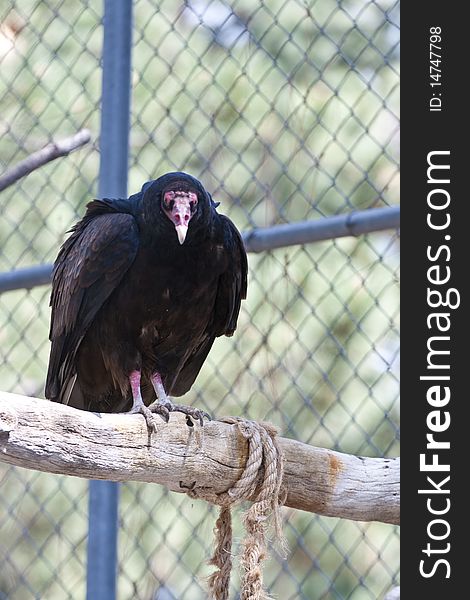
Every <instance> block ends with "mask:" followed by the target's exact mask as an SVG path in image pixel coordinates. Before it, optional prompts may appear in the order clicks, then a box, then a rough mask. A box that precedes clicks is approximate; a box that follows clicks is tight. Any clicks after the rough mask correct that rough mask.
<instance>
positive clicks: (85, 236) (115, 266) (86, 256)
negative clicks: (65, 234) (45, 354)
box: [46, 201, 139, 400]
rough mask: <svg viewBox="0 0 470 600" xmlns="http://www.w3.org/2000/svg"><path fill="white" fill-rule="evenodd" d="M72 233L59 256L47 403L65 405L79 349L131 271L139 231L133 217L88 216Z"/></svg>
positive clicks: (117, 214) (101, 214)
mask: <svg viewBox="0 0 470 600" xmlns="http://www.w3.org/2000/svg"><path fill="white" fill-rule="evenodd" d="M95 202H96V201H95ZM72 232H73V233H72V235H71V236H70V237H69V238H68V239H67V240H66V242H65V243H64V244H63V246H62V248H61V251H60V252H59V255H58V257H57V260H56V262H55V265H54V271H53V277H52V294H51V302H50V304H51V307H52V316H51V328H50V334H49V338H50V340H51V342H52V346H51V355H50V360H49V369H48V373H47V381H46V397H47V398H50V399H51V400H60V399H61V395H62V392H63V390H64V389H65V387H66V384H67V382H68V381H69V380H70V379H71V378H72V377H73V376H74V375H75V373H74V359H75V355H76V353H77V350H78V348H79V346H80V343H81V341H82V339H83V337H84V335H85V334H86V332H87V330H88V328H89V327H90V325H91V324H92V322H93V320H94V318H95V317H96V315H97V313H98V311H99V310H100V308H101V307H102V306H103V304H104V303H105V302H106V300H107V299H108V297H109V296H110V294H111V293H112V292H113V291H114V290H115V289H116V287H117V286H118V284H119V282H120V281H121V279H122V277H123V276H124V274H125V273H126V271H127V270H128V269H129V267H130V266H131V264H132V262H133V261H134V259H135V256H136V254H137V249H138V246H139V233H138V227H137V223H136V221H135V219H134V217H133V216H132V215H131V214H126V213H118V212H109V213H105V212H103V213H100V214H98V215H97V216H93V218H90V217H89V216H85V217H84V218H83V219H82V220H81V221H80V222H79V223H77V225H76V226H75V227H74V228H73V230H72Z"/></svg>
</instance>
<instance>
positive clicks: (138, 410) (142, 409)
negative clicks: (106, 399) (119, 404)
mask: <svg viewBox="0 0 470 600" xmlns="http://www.w3.org/2000/svg"><path fill="white" fill-rule="evenodd" d="M128 414H129V415H142V416H143V417H144V419H145V422H146V424H147V427H148V428H149V429H150V430H151V431H153V432H156V431H157V423H156V422H155V419H154V418H153V415H152V413H151V412H150V411H149V409H148V408H147V407H146V406H145V405H144V404H141V405H139V404H138V405H136V406H133V407H132V408H131V410H130V411H128Z"/></svg>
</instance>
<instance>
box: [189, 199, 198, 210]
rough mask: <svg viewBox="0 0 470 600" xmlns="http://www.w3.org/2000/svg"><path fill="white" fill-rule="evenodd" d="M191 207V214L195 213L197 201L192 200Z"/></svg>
mask: <svg viewBox="0 0 470 600" xmlns="http://www.w3.org/2000/svg"><path fill="white" fill-rule="evenodd" d="M189 205H190V207H191V212H192V213H193V212H195V210H196V206H197V200H191V202H190V203H189Z"/></svg>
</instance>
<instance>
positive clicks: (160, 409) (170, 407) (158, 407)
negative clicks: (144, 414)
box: [147, 400, 211, 427]
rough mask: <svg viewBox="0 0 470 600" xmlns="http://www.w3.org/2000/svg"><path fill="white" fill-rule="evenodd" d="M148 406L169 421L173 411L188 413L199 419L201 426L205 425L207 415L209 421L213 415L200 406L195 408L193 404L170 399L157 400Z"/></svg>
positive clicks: (189, 415)
mask: <svg viewBox="0 0 470 600" xmlns="http://www.w3.org/2000/svg"><path fill="white" fill-rule="evenodd" d="M147 408H148V410H149V411H151V412H152V413H157V414H159V415H160V416H161V417H162V418H163V419H165V421H166V422H167V423H168V420H169V418H170V413H171V412H180V413H183V414H185V415H187V416H188V417H192V418H193V419H194V420H196V421H199V423H200V425H201V427H202V426H203V425H204V417H206V419H209V421H210V420H211V416H210V415H209V414H208V413H206V412H205V411H203V410H200V409H199V408H194V407H193V406H185V405H184V404H173V402H170V401H168V400H167V401H164V402H160V401H158V400H157V401H156V402H153V403H152V404H150V405H149V406H148V407H147Z"/></svg>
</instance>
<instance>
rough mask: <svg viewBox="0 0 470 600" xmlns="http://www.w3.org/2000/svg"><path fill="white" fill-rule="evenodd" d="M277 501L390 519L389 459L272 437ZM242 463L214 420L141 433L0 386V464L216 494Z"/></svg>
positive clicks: (241, 445)
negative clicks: (283, 492) (278, 470)
mask: <svg viewBox="0 0 470 600" xmlns="http://www.w3.org/2000/svg"><path fill="white" fill-rule="evenodd" d="M278 441H279V446H280V448H281V449H282V451H283V453H284V457H285V476H284V482H285V484H286V486H287V499H286V506H290V507H292V508H296V509H301V510H306V511H309V512H314V513H318V514H320V515H326V516H330V517H341V518H344V519H353V520H359V521H382V522H384V523H393V524H397V523H398V522H399V502H400V495H399V470H400V463H399V459H378V458H363V457H357V456H351V455H348V454H341V453H339V452H333V451H332V450H326V449H323V448H315V447H314V446H309V445H307V444H303V443H301V442H297V441H295V440H290V439H286V438H281V437H279V438H278ZM246 459H247V441H246V440H245V438H243V436H242V435H241V434H240V433H239V431H238V429H237V427H236V426H235V425H229V424H227V423H224V422H221V421H211V422H206V423H205V424H204V427H202V428H201V427H200V425H199V424H195V425H194V426H193V427H189V426H188V425H187V424H186V419H185V417H184V415H182V414H180V413H173V414H171V417H170V422H169V423H168V424H166V423H164V422H163V421H162V423H161V425H158V430H157V432H156V433H152V434H150V433H149V431H148V430H147V427H146V425H145V421H144V419H143V417H141V416H140V415H122V414H104V413H90V412H85V411H80V410H76V409H74V408H70V407H68V406H64V405H61V404H54V403H52V402H49V401H47V400H39V399H37V398H29V397H26V396H19V395H16V394H8V393H6V392H0V460H2V461H4V462H6V463H9V464H12V465H17V466H20V467H26V468H28V469H35V470H39V471H46V472H49V473H60V474H64V475H74V476H77V477H86V478H89V479H109V480H113V481H146V482H151V483H159V484H161V485H164V486H166V487H167V488H169V489H170V490H173V491H176V492H184V491H185V490H186V489H188V488H191V487H194V486H196V488H199V487H204V488H207V489H209V490H212V491H213V492H215V493H221V492H223V491H225V490H227V489H229V488H230V487H232V486H233V484H234V483H235V481H236V480H237V479H238V478H239V476H240V474H241V472H242V469H243V466H244V464H245V462H246Z"/></svg>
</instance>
